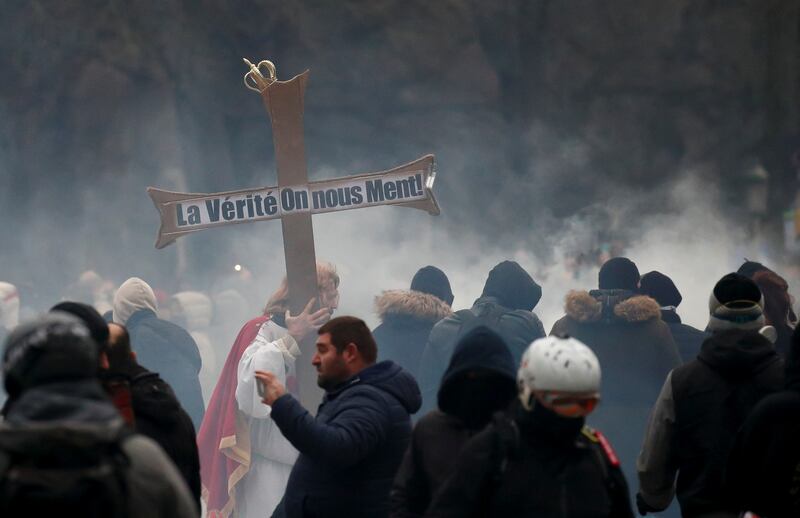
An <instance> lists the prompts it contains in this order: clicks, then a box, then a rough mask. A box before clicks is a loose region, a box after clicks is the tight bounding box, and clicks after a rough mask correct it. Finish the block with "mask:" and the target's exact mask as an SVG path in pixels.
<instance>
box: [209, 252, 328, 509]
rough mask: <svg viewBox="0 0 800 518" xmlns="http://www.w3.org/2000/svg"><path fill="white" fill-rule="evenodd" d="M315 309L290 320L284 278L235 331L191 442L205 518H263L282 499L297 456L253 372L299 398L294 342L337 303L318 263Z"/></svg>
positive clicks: (314, 328)
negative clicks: (194, 446) (265, 374)
mask: <svg viewBox="0 0 800 518" xmlns="http://www.w3.org/2000/svg"><path fill="white" fill-rule="evenodd" d="M317 283H318V288H319V306H320V309H317V310H314V309H313V308H314V304H315V303H316V300H315V299H312V300H311V301H309V302H308V304H307V306H306V307H305V309H304V310H303V311H302V312H301V313H299V314H296V315H291V313H290V312H289V310H288V301H289V285H288V282H287V280H286V278H284V279H283V281H282V282H281V285H280V287H279V288H278V290H277V291H276V292H275V293H274V294H273V295H272V296H271V297H270V298H269V301H268V302H267V304H266V307H265V308H264V313H263V315H262V316H260V317H257V318H254V319H252V320H250V321H249V322H247V323H246V324H245V325H244V326H243V327H242V329H241V331H240V332H239V335H238V336H237V338H236V341H235V343H234V344H233V347H232V348H231V350H230V352H229V354H228V358H227V360H226V362H225V366H224V367H223V370H222V374H221V375H220V378H219V380H218V381H217V386H216V388H215V389H214V393H213V395H212V396H211V401H210V402H209V405H208V409H207V411H206V418H205V419H204V420H203V424H202V425H201V427H200V432H199V433H198V436H197V442H198V445H199V448H200V465H201V478H202V483H203V495H204V500H205V501H206V506H207V508H208V516H209V517H225V518H227V517H228V516H231V515H233V513H234V512H235V515H236V516H238V517H244V518H247V517H250V516H269V515H270V514H271V513H272V511H273V509H274V508H275V507H276V506H277V504H278V502H279V501H280V499H281V497H282V496H283V492H284V489H285V488H286V483H287V481H288V479H289V473H290V472H291V469H292V465H293V464H294V461H295V459H296V458H297V451H296V450H295V449H294V447H293V446H292V445H291V444H290V443H289V442H288V441H287V440H286V439H285V438H284V437H283V435H282V434H281V432H280V430H279V429H278V428H277V427H276V426H275V424H274V423H273V422H272V420H271V419H270V418H269V417H270V415H269V409H268V407H265V406H264V405H263V404H262V403H261V397H260V396H259V395H258V390H257V387H256V380H255V371H256V370H259V371H267V372H270V373H272V374H274V375H275V376H276V377H277V378H278V379H280V380H281V381H282V383H283V384H285V386H286V387H288V390H289V391H290V392H293V393H295V394H296V393H297V390H298V387H297V381H296V377H295V359H296V358H297V356H298V355H299V354H300V349H299V347H298V343H299V342H302V341H303V339H304V338H305V337H306V336H308V335H311V334H312V333H315V332H316V331H317V330H318V329H319V328H320V327H321V326H322V325H323V324H325V322H327V321H328V320H329V319H330V317H331V314H332V313H333V312H334V311H335V310H336V308H337V307H338V305H339V291H338V288H339V276H338V274H337V273H336V269H335V268H334V267H333V265H331V264H329V263H323V262H318V263H317Z"/></svg>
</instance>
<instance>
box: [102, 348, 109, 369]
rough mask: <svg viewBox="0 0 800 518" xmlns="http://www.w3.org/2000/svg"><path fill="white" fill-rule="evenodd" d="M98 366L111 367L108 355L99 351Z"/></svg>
mask: <svg viewBox="0 0 800 518" xmlns="http://www.w3.org/2000/svg"><path fill="white" fill-rule="evenodd" d="M100 368H101V369H103V370H108V369H109V368H111V365H110V364H109V363H108V355H107V354H106V353H104V352H102V353H100Z"/></svg>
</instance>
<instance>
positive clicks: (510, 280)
mask: <svg viewBox="0 0 800 518" xmlns="http://www.w3.org/2000/svg"><path fill="white" fill-rule="evenodd" d="M482 296H483V297H496V298H497V300H498V301H500V304H501V305H502V306H505V307H507V308H509V309H523V310H525V311H532V310H533V308H535V307H536V304H538V303H539V299H541V298H542V287H541V286H539V285H538V284H536V281H534V280H533V278H532V277H531V276H530V275H528V272H526V271H525V270H523V269H522V266H520V265H519V264H517V263H516V262H514V261H503V262H502V263H500V264H498V265H497V266H495V267H494V268H492V271H490V272H489V278H488V279H486V284H485V285H484V286H483V295H482Z"/></svg>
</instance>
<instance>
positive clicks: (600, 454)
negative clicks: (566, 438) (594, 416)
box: [581, 426, 620, 494]
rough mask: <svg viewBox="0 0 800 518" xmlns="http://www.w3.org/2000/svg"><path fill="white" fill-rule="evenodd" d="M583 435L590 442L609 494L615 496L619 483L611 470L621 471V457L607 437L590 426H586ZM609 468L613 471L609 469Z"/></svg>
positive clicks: (590, 447)
mask: <svg viewBox="0 0 800 518" xmlns="http://www.w3.org/2000/svg"><path fill="white" fill-rule="evenodd" d="M581 435H583V437H585V438H586V439H587V440H588V441H589V443H590V444H589V449H590V450H591V451H592V454H593V455H594V458H595V460H596V461H597V465H598V466H599V467H600V471H601V472H602V474H603V482H604V483H605V486H606V489H607V490H608V492H609V494H614V493H615V492H616V490H617V482H616V481H615V480H614V477H613V476H611V469H620V462H619V457H617V454H616V452H614V449H613V448H612V447H611V443H610V442H608V439H606V437H605V435H603V434H602V433H600V432H599V431H597V430H595V429H594V428H591V427H589V426H584V427H583V429H582V430H581ZM609 466H610V467H611V469H609Z"/></svg>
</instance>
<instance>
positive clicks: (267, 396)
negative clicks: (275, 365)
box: [256, 371, 286, 406]
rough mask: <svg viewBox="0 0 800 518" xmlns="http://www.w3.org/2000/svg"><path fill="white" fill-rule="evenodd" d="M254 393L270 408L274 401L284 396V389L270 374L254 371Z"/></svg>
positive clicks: (275, 377)
mask: <svg viewBox="0 0 800 518" xmlns="http://www.w3.org/2000/svg"><path fill="white" fill-rule="evenodd" d="M256 391H257V392H258V395H259V397H260V398H261V401H262V402H263V403H264V404H265V405H270V406H272V403H274V402H275V400H276V399H278V398H279V397H281V396H282V395H284V394H286V387H284V386H283V384H282V383H281V382H280V381H278V378H277V376H275V375H274V374H272V373H271V372H266V371H256Z"/></svg>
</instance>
